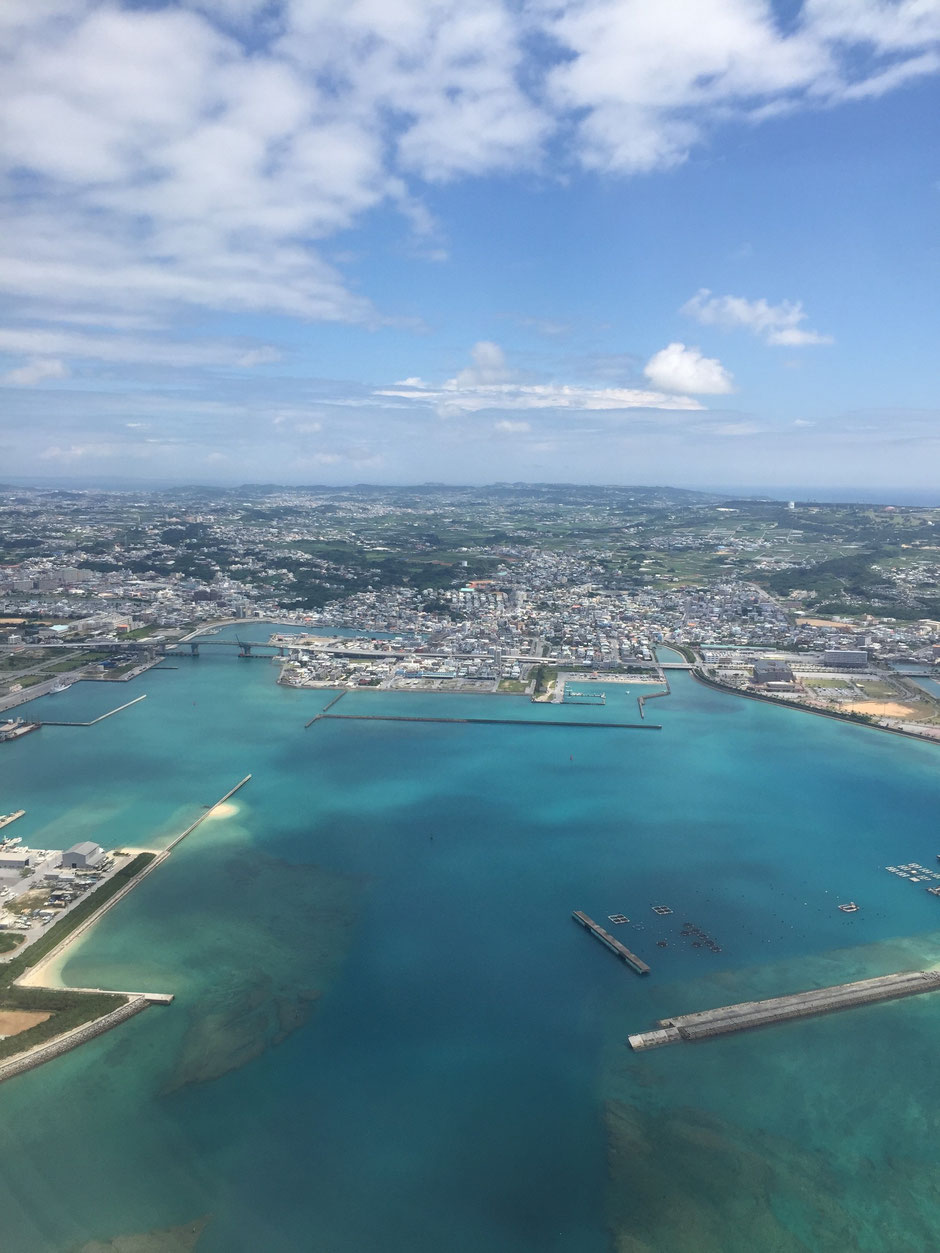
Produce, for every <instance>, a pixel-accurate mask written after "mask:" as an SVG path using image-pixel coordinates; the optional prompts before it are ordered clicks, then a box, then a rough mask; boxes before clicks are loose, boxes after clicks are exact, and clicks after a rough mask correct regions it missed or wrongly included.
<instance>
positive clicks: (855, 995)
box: [628, 970, 940, 1052]
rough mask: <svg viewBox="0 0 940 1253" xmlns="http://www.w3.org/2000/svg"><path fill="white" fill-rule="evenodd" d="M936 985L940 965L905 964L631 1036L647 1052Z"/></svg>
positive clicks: (667, 1022)
mask: <svg viewBox="0 0 940 1253" xmlns="http://www.w3.org/2000/svg"><path fill="white" fill-rule="evenodd" d="M936 991H940V970H903V971H898V972H897V973H895V974H890V975H878V976H876V977H875V978H873V979H859V980H857V981H856V982H855V983H840V984H836V985H834V986H833V987H828V988H815V989H813V990H811V991H808V992H794V993H792V994H790V995H789V996H775V997H771V998H770V999H768V1000H764V1001H741V1002H739V1003H738V1004H736V1005H723V1006H720V1007H719V1008H717V1009H706V1010H702V1011H700V1012H698V1013H695V1014H680V1015H678V1016H677V1017H674V1018H661V1019H660V1020H659V1025H658V1027H657V1029H656V1030H653V1031H641V1032H638V1033H637V1034H636V1035H631V1036H630V1037H629V1041H628V1042H629V1044H630V1047H631V1048H632V1049H634V1050H635V1051H636V1052H643V1051H644V1050H646V1049H655V1048H661V1047H662V1046H663V1045H665V1044H679V1043H682V1042H683V1041H685V1042H689V1043H691V1042H694V1041H697V1040H707V1039H710V1038H712V1037H713V1036H718V1035H730V1034H731V1033H732V1032H735V1031H751V1030H753V1029H754V1028H757V1027H767V1026H771V1025H773V1024H774V1023H779V1022H790V1021H792V1020H793V1019H796V1018H811V1017H816V1016H817V1015H819V1014H831V1013H835V1012H836V1011H838V1010H844V1009H854V1008H857V1007H858V1006H861V1005H875V1004H877V1003H878V1002H880V1001H894V1000H899V999H900V998H901V997H905V996H919V995H920V994H921V993H923V992H936Z"/></svg>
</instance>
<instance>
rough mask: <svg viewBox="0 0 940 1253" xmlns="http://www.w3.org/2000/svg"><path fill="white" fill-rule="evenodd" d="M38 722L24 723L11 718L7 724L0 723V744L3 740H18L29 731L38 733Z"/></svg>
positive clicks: (19, 719) (21, 720)
mask: <svg viewBox="0 0 940 1253" xmlns="http://www.w3.org/2000/svg"><path fill="white" fill-rule="evenodd" d="M40 725H41V724H40V723H38V722H24V721H23V719H22V718H11V719H10V720H9V721H8V722H0V743H2V742H3V741H4V740H18V739H19V738H20V736H22V735H29V733H30V731H38V730H39V727H40Z"/></svg>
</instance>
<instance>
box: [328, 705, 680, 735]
mask: <svg viewBox="0 0 940 1253" xmlns="http://www.w3.org/2000/svg"><path fill="white" fill-rule="evenodd" d="M328 718H333V719H335V720H336V721H337V722H454V723H476V724H477V725H483V726H491V727H581V728H582V729H585V730H593V731H661V730H662V727H661V726H660V725H659V724H658V723H655V722H645V723H640V722H564V721H562V720H561V719H558V718H552V719H548V718H418V717H415V716H414V715H406V714H329V713H327V712H326V710H324V711H323V712H322V713H318V714H317V716H316V717H315V718H311V719H310V721H309V722H308V723H307V726H308V727H309V726H312V725H313V724H314V723H315V722H320V721H325V720H326V719H328Z"/></svg>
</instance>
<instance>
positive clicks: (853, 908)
mask: <svg viewBox="0 0 940 1253" xmlns="http://www.w3.org/2000/svg"><path fill="white" fill-rule="evenodd" d="M839 908H840V909H841V910H842V912H843V913H844V914H857V913H858V906H857V905H856V904H855V902H854V901H849V902H848V903H847V904H845V905H840V906H839Z"/></svg>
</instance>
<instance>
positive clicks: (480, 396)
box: [374, 340, 730, 429]
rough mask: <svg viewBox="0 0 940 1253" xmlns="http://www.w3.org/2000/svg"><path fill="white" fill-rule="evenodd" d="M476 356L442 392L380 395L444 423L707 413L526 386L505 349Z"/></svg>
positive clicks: (409, 387) (640, 398)
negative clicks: (506, 416)
mask: <svg viewBox="0 0 940 1253" xmlns="http://www.w3.org/2000/svg"><path fill="white" fill-rule="evenodd" d="M472 356H473V361H474V364H473V365H472V366H468V367H467V368H466V369H464V370H461V371H460V372H459V373H458V374H457V375H455V376H454V378H452V379H448V380H447V381H446V382H445V383H443V384H441V385H440V386H439V387H434V386H433V385H432V384H429V383H425V382H424V381H423V380H422V379H419V378H409V379H405V380H404V382H402V383H396V384H395V385H394V387H388V388H384V389H381V390H378V391H376V392H375V393H374V394H375V395H376V396H383V397H388V398H395V399H398V400H406V401H418V402H420V403H423V404H429V405H433V406H434V407H435V408H436V410H437V412H438V414H439V415H440V416H441V417H456V416H459V415H461V414H465V413H479V412H485V411H487V410H498V409H516V410H518V409H563V410H570V411H578V410H582V411H598V410H616V409H701V408H702V406H701V404H700V403H699V402H698V401H697V400H693V399H692V398H691V397H690V396H675V395H666V394H664V391H646V390H643V389H641V388H632V387H590V386H584V385H581V384H573V383H554V382H552V383H530V382H523V381H522V380H521V379H520V378H519V376H518V374H517V373H516V372H515V371H513V370H511V369H510V368H509V366H508V365H507V363H506V357H505V354H504V352H503V350H502V348H500V346H499V345H498V344H494V343H492V342H490V341H489V340H484V341H482V342H480V343H478V344H476V345H474V347H473V350H472ZM714 364H715V365H717V364H718V363H717V362H715V363H714ZM720 368H721V367H720V366H719V369H720ZM668 390H670V391H671V390H675V391H680V390H682V389H680V388H675V389H668ZM691 390H694V389H691ZM702 390H709V389H708V388H703V389H702ZM729 390H730V389H729ZM503 429H508V428H503Z"/></svg>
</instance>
